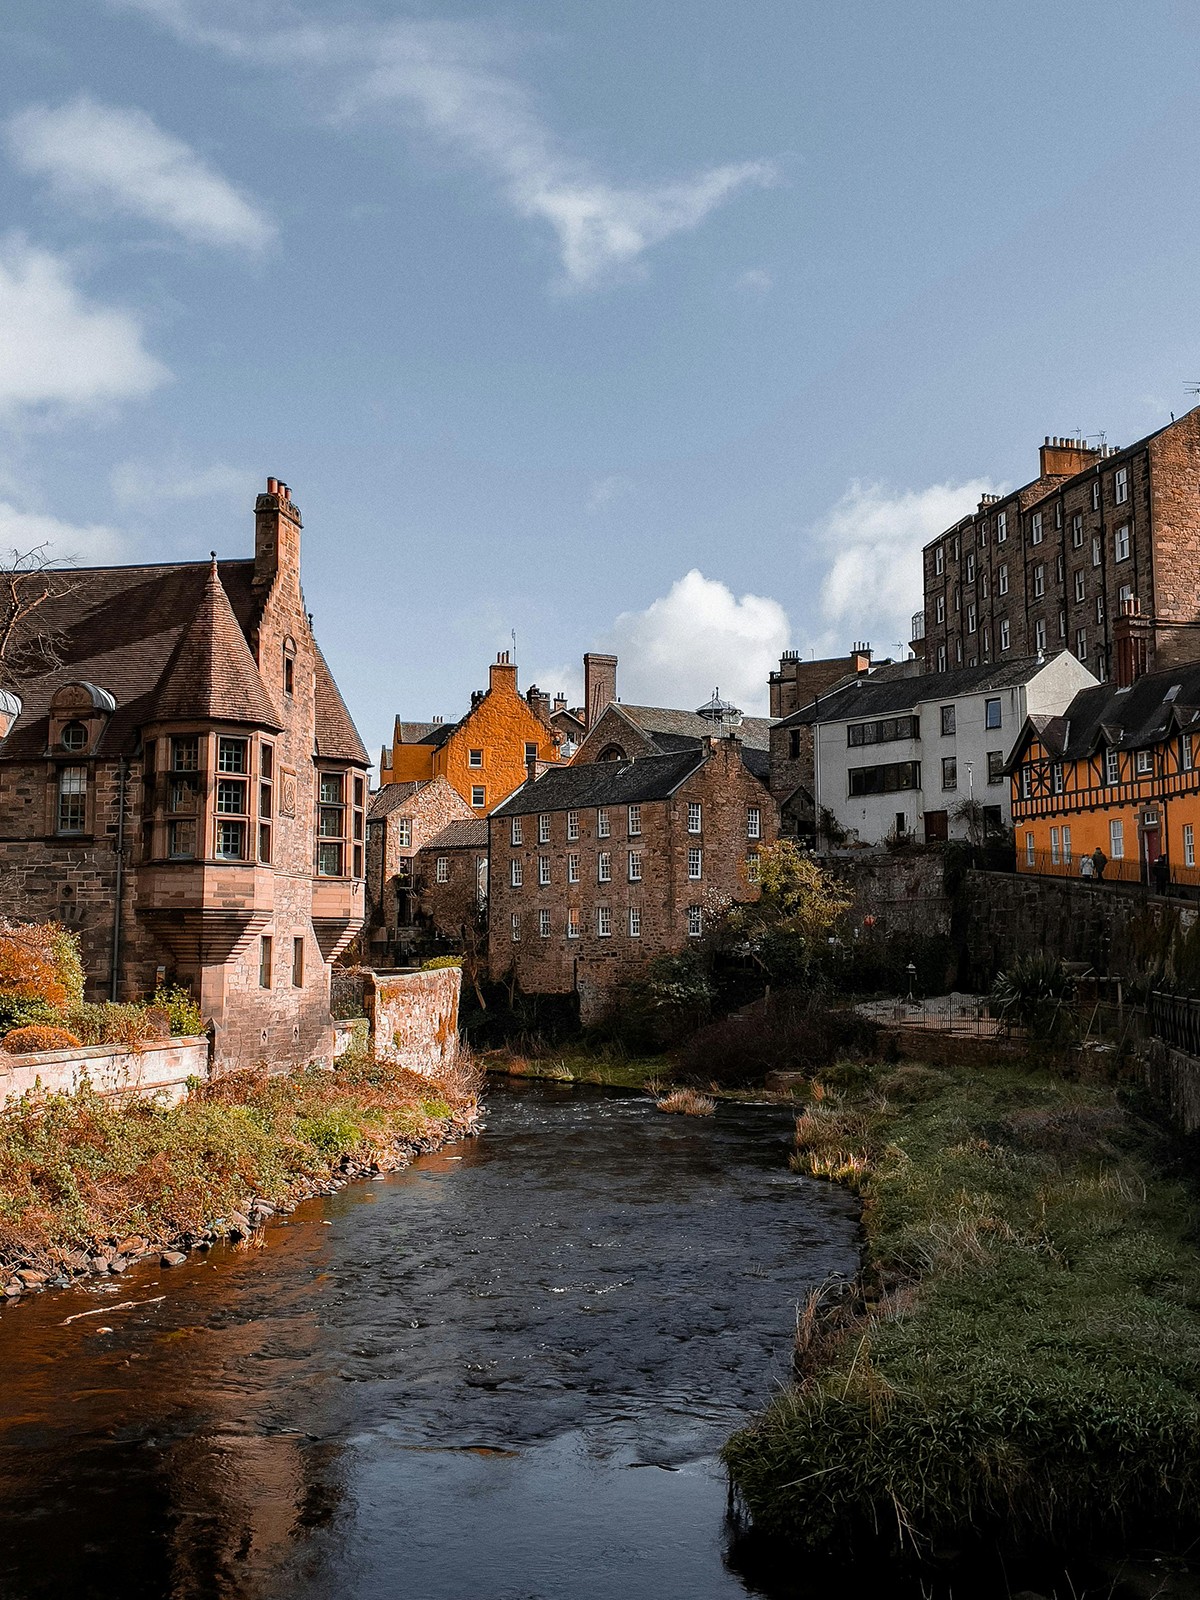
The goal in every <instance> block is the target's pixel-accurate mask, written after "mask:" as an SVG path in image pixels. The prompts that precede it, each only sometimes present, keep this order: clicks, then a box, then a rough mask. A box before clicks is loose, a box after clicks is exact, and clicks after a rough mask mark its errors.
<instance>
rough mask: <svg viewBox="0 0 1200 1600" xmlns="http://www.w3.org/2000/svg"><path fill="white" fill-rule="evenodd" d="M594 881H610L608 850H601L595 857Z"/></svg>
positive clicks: (610, 859) (610, 858)
mask: <svg viewBox="0 0 1200 1600" xmlns="http://www.w3.org/2000/svg"><path fill="white" fill-rule="evenodd" d="M596 882H597V883H611V882H612V852H611V851H610V850H601V852H600V854H599V855H598V856H597V857H596Z"/></svg>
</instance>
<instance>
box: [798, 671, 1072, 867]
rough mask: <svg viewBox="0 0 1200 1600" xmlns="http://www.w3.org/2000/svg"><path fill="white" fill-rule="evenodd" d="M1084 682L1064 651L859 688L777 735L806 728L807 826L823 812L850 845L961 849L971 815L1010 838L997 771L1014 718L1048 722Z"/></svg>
mask: <svg viewBox="0 0 1200 1600" xmlns="http://www.w3.org/2000/svg"><path fill="white" fill-rule="evenodd" d="M1096 682H1097V679H1096V678H1094V677H1093V676H1092V674H1091V673H1090V672H1089V671H1088V670H1087V668H1086V667H1085V666H1082V665H1081V664H1080V662H1079V661H1077V660H1076V659H1075V657H1074V656H1073V655H1071V654H1070V652H1068V651H1063V652H1062V653H1061V654H1060V655H1057V656H1054V657H1052V658H1051V659H1050V660H1045V659H1038V658H1025V659H1022V660H1018V661H1006V662H1004V663H1002V664H1000V665H996V666H991V665H989V666H983V667H960V668H959V669H958V670H957V671H952V672H939V673H936V674H932V673H929V674H923V675H922V676H920V677H882V676H881V677H879V678H874V677H863V678H856V679H854V680H853V681H852V682H850V683H847V684H845V685H844V686H842V687H841V688H837V689H834V690H832V691H831V692H830V693H829V694H826V695H824V696H822V697H821V698H820V699H819V700H818V701H816V702H814V704H813V705H811V706H806V707H804V708H803V709H802V710H800V711H797V712H795V713H794V714H793V715H792V716H791V717H789V718H788V719H787V725H788V726H792V725H794V724H796V723H799V722H803V721H807V722H809V723H810V724H811V726H812V733H813V764H814V773H813V778H814V800H815V809H816V814H817V817H818V819H821V818H822V816H823V814H825V813H828V814H829V816H830V817H832V819H833V821H834V822H835V824H836V825H837V827H838V829H840V830H841V831H842V832H843V833H844V834H845V835H846V837H847V842H851V843H858V844H866V845H878V844H883V843H884V842H885V841H887V840H888V839H889V838H893V839H894V838H896V837H897V836H912V835H916V837H917V838H923V839H925V840H926V841H928V842H930V843H933V842H935V841H938V840H942V839H961V838H966V837H967V835H968V833H969V831H970V826H971V821H972V812H973V811H974V805H978V806H979V807H980V808H981V810H980V812H977V813H975V818H974V819H975V820H976V821H982V823H983V825H984V827H985V829H987V830H988V831H993V832H994V831H997V830H999V829H1000V828H1007V827H1010V826H1011V825H1012V806H1011V803H1010V792H1009V780H1008V778H1007V777H1006V776H1005V773H1004V765H1005V762H1006V760H1007V757H1008V753H1009V751H1010V750H1011V749H1012V747H1013V745H1014V744H1015V743H1016V740H1017V736H1018V734H1019V733H1020V731H1021V729H1022V727H1023V726H1024V723H1025V718H1026V716H1028V715H1030V714H1035V715H1037V714H1040V715H1046V716H1059V715H1061V714H1062V713H1063V712H1064V711H1065V710H1066V708H1067V706H1068V705H1069V704H1070V702H1071V700H1072V698H1073V697H1074V696H1075V695H1076V694H1078V693H1079V691H1080V690H1081V689H1090V688H1092V687H1093V686H1094V685H1095V684H1096ZM971 802H973V803H974V805H973V804H970V803H971ZM821 831H822V832H827V830H826V829H824V828H822V829H821Z"/></svg>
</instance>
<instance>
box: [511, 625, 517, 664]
mask: <svg viewBox="0 0 1200 1600" xmlns="http://www.w3.org/2000/svg"><path fill="white" fill-rule="evenodd" d="M512 642H513V660H514V661H515V660H516V659H517V630H516V629H515V628H514V629H513V630H512Z"/></svg>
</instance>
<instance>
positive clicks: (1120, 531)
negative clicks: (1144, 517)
mask: <svg viewBox="0 0 1200 1600" xmlns="http://www.w3.org/2000/svg"><path fill="white" fill-rule="evenodd" d="M1129 552H1130V538H1129V524H1128V523H1127V522H1123V523H1122V524H1121V526H1120V527H1119V528H1117V529H1116V530H1115V532H1114V533H1113V560H1114V561H1128V560H1129Z"/></svg>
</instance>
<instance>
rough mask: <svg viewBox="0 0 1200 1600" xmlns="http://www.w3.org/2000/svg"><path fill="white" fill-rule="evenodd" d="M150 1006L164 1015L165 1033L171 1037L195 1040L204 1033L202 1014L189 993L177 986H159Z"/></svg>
mask: <svg viewBox="0 0 1200 1600" xmlns="http://www.w3.org/2000/svg"><path fill="white" fill-rule="evenodd" d="M151 1005H153V1006H154V1007H155V1008H156V1009H157V1010H159V1011H162V1012H165V1013H166V1018H167V1032H168V1033H169V1034H170V1035H171V1036H172V1037H175V1038H177V1037H180V1036H184V1037H187V1038H195V1037H196V1036H197V1035H198V1034H202V1033H203V1032H204V1031H205V1027H204V1013H203V1012H202V1011H201V1010H200V1007H199V1006H198V1005H197V1004H196V1002H195V1000H193V999H192V996H191V992H190V991H189V990H187V989H183V988H180V986H179V985H178V984H160V985H159V987H158V988H157V989H156V990H155V991H154V998H153V1000H152V1001H151Z"/></svg>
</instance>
